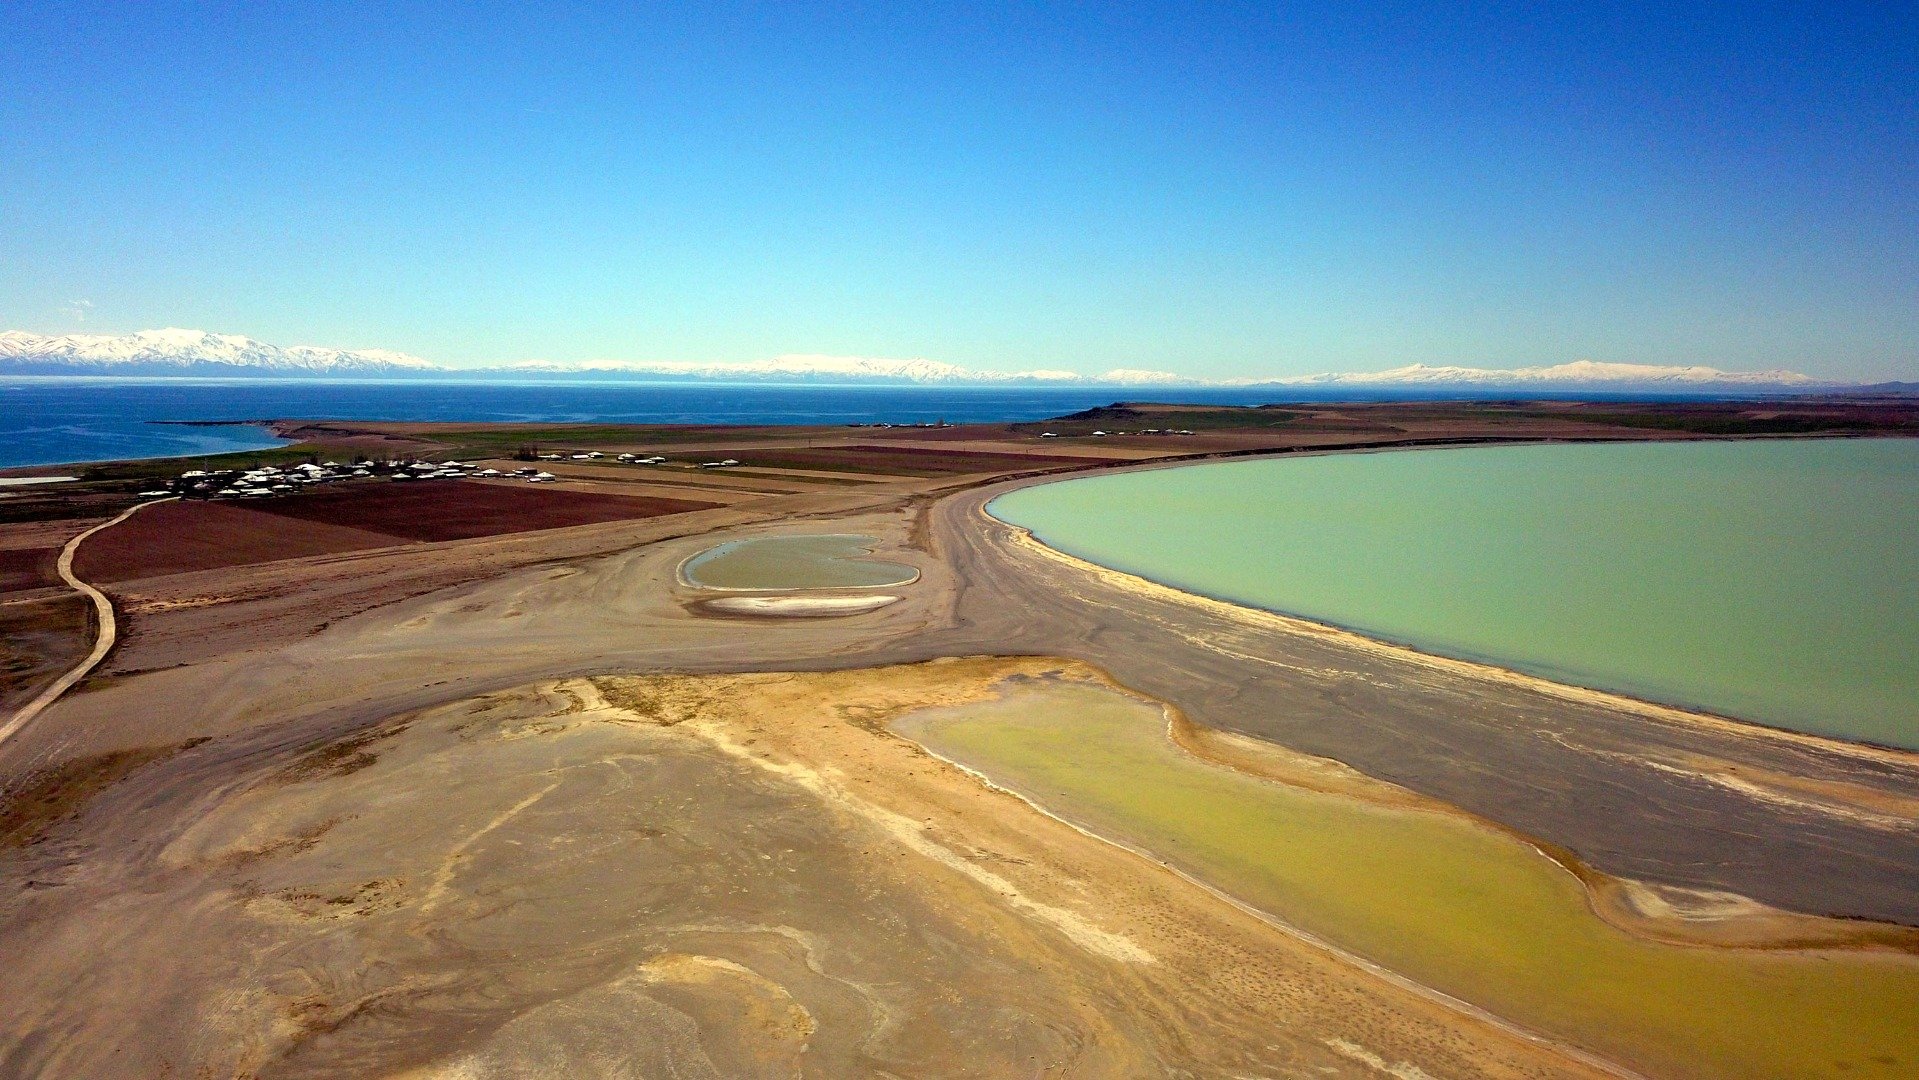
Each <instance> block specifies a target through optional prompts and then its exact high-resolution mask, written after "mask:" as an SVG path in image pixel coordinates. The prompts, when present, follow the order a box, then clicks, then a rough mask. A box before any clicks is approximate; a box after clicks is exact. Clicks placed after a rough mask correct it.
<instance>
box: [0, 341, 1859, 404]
mask: <svg viewBox="0 0 1919 1080" xmlns="http://www.w3.org/2000/svg"><path fill="white" fill-rule="evenodd" d="M0 375H94V376H102V375H121V376H197V377H210V376H211V377H227V378H271V377H280V378H287V377H295V378H313V377H333V378H379V379H387V378H447V379H451V378H493V379H507V378H523V379H536V378H629V379H649V380H672V381H688V382H690V381H702V382H706V381H711V382H725V381H732V382H762V383H767V382H773V383H780V382H807V383H846V384H891V385H945V386H966V385H972V386H1000V385H1028V386H1034V385H1052V386H1074V385H1079V386H1168V387H1173V386H1275V387H1283V386H1308V387H1341V386H1351V387H1355V388H1365V387H1375V388H1381V389H1390V388H1416V387H1446V386H1458V387H1461V388H1472V389H1497V388H1502V387H1512V388H1515V389H1524V388H1541V389H1544V388H1562V389H1577V388H1581V387H1586V388H1593V389H1602V390H1603V389H1658V388H1667V389H1700V390H1707V389H1714V388H1725V389H1739V388H1744V389H1812V388H1818V387H1822V386H1842V385H1847V384H1842V383H1834V382H1822V381H1819V380H1815V379H1812V378H1809V377H1807V376H1805V375H1801V374H1799V373H1798V372H1794V371H1721V370H1719V369H1718V368H1712V367H1700V366H1692V367H1662V366H1655V365H1650V364H1610V363H1599V362H1596V361H1591V360H1581V361H1577V362H1575V363H1570V364H1556V365H1553V366H1549V367H1522V368H1475V367H1429V366H1427V365H1424V364H1412V365H1408V366H1406V367H1399V368H1393V369H1391V370H1388V371H1374V372H1328V373H1325V374H1320V375H1303V376H1284V377H1274V378H1243V379H1226V380H1208V379H1196V378H1191V377H1187V376H1182V375H1177V374H1174V373H1173V372H1169V371H1150V370H1142V369H1137V368H1114V369H1112V370H1110V371H1105V372H1101V373H1099V374H1097V375H1082V374H1080V373H1078V372H1073V371H1059V370H1050V369H1037V370H1031V371H981V370H975V369H971V368H964V367H960V366H958V365H955V364H946V363H941V362H939V361H936V360H923V359H912V360H891V359H881V358H875V357H863V356H821V355H813V354H789V355H785V356H778V357H774V358H773V359H770V360H758V361H751V362H747V363H711V364H707V363H689V362H675V361H589V362H585V363H565V364H563V363H554V362H550V361H539V360H533V361H523V362H519V363H513V364H505V365H499V366H493V367H466V368H456V367H448V366H444V365H440V364H433V363H430V362H428V361H425V360H422V359H420V358H419V357H417V356H408V355H407V354H405V353H399V352H391V351H387V350H384V349H330V348H322V347H319V346H313V345H292V346H282V345H270V344H268V343H266V342H263V341H257V340H255V339H253V338H250V337H244V336H241V335H238V334H213V333H208V332H206V331H203V330H179V329H167V330H142V331H140V332H138V333H133V334H123V335H117V336H115V335H106V334H68V335H64V336H47V335H42V334H31V333H27V332H24V331H19V330H9V331H5V332H0Z"/></svg>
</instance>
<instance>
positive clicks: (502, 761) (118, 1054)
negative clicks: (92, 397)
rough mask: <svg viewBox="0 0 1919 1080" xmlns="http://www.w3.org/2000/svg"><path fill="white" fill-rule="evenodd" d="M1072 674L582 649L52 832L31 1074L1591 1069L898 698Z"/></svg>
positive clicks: (15, 935)
mask: <svg viewBox="0 0 1919 1080" xmlns="http://www.w3.org/2000/svg"><path fill="white" fill-rule="evenodd" d="M1058 670H1060V668H1059V665H1058V664H1056V663H1053V662H1050V661H1044V660H1012V661H984V660H982V661H956V662H943V663H934V664H928V665H918V666H913V667H906V668H891V669H883V670H880V671H874V672H859V671H856V672H848V673H836V674H815V675H738V676H710V677H678V676H651V677H639V678H609V679H598V680H593V681H586V680H569V681H563V682H559V683H546V684H541V685H539V686H536V687H532V688H527V689H521V690H514V691H507V692H501V693H496V694H493V695H489V696H487V697H484V698H481V699H477V700H471V701H462V702H458V703H454V704H450V705H446V706H441V707H436V708H433V709H430V710H427V711H424V712H421V713H417V714H413V715H409V716H405V717H401V718H397V719H395V720H393V721H390V722H388V723H386V724H384V725H380V726H378V727H376V728H373V729H370V730H368V731H365V732H363V733H362V734H359V735H356V736H352V737H349V738H347V739H344V740H337V741H333V742H328V743H324V744H321V745H318V746H311V745H309V746H303V747H290V748H287V749H286V750H285V751H284V752H278V753H272V754H264V755H261V756H260V757H259V759H258V760H256V761H254V762H252V763H251V764H250V766H249V767H248V768H247V769H246V770H245V771H244V773H243V774H241V775H235V776H231V777H229V778H228V780H227V782H225V783H223V784H219V785H215V786H213V788H212V789H211V790H209V792H208V793H207V795H206V796H205V797H204V798H203V799H201V800H200V801H199V803H198V805H197V806H196V807H195V812H193V813H190V814H185V815H181V816H178V817H175V818H172V819H168V820H153V821H149V822H147V823H146V828H147V831H148V835H149V836H150V837H151V840H150V846H149V847H147V848H146V849H145V850H142V851H136V852H128V853H126V854H124V855H119V854H116V855H114V856H111V857H101V858H96V859H94V860H92V861H89V862H87V863H85V864H84V865H79V864H76V863H74V862H72V861H69V860H68V859H67V858H66V856H67V855H71V852H67V853H65V854H64V855H63V854H62V853H60V852H58V851H49V850H45V849H41V850H39V851H38V852H37V853H34V854H32V855H31V856H30V857H32V858H37V859H41V860H47V864H46V865H44V866H41V867H38V868H36V869H37V871H40V872H44V873H46V874H47V875H48V879H47V880H46V882H45V884H46V885H47V886H48V887H45V888H40V889H34V890H28V891H27V892H25V893H23V894H21V895H19V896H18V897H16V898H14V899H12V900H11V901H10V902H9V906H10V909H11V910H10V911H9V912H8V913H7V914H8V917H7V918H6V919H5V921H4V926H5V927H6V930H5V931H4V937H0V949H3V950H4V952H5V953H6V955H8V956H9V957H10V958H12V964H13V968H12V970H11V971H10V973H9V995H8V996H9V1008H10V1010H11V1011H12V1014H13V1018H12V1022H11V1023H10V1024H8V1025H7V1027H6V1042H5V1044H4V1046H0V1072H4V1073H5V1074H7V1075H65V1076H155V1075H169V1074H171V1075H202V1074H207V1075H222V1076H229V1075H260V1076H337V1075H366V1076H379V1075H406V1076H417V1077H428V1076H449V1077H451V1076H458V1077H482V1076H529V1075H530V1076H676V1077H734V1076H797V1075H802V1074H804V1075H813V1076H863V1075H864V1076H886V1075H898V1076H904V1075H916V1076H1014V1075H1019V1076H1030V1075H1049V1076H1058V1075H1070V1076H1137V1075H1148V1074H1151V1075H1159V1074H1162V1073H1165V1072H1168V1071H1173V1072H1179V1073H1180V1074H1182V1075H1196V1076H1277V1075H1333V1074H1346V1073H1351V1074H1362V1075H1363V1074H1376V1073H1378V1072H1381V1071H1385V1072H1389V1073H1391V1074H1393V1075H1398V1076H1407V1077H1418V1076H1427V1075H1431V1076H1492V1077H1501V1076H1505V1077H1518V1076H1544V1075H1587V1074H1590V1073H1591V1072H1592V1071H1593V1070H1591V1069H1589V1068H1588V1067H1586V1066H1583V1065H1581V1064H1579V1063H1578V1062H1577V1061H1575V1060H1573V1059H1571V1058H1568V1057H1566V1056H1564V1055H1561V1054H1558V1053H1555V1052H1553V1050H1552V1049H1551V1048H1549V1047H1546V1046H1542V1045H1539V1044H1537V1043H1534V1042H1531V1041H1528V1040H1525V1039H1522V1038H1518V1037H1515V1036H1513V1035H1512V1034H1510V1033H1508V1032H1505V1031H1503V1030H1501V1029H1499V1028H1497V1027H1495V1026H1493V1025H1491V1024H1488V1023H1484V1022H1481V1021H1478V1020H1475V1019H1473V1018H1470V1017H1464V1016H1461V1015H1460V1014H1458V1013H1456V1012H1454V1011H1453V1010H1451V1009H1448V1008H1447V1007H1445V1006H1443V1005H1440V1004H1436V1003H1434V1002H1432V1001H1430V1000H1428V999H1426V998H1423V997H1421V996H1420V995H1418V994H1415V993H1411V992H1408V991H1406V990H1404V989H1402V988H1400V987H1397V986H1395V985H1393V984H1391V983H1388V982H1385V981H1382V980H1379V979H1376V978H1372V977H1370V976H1368V975H1366V974H1365V973H1364V972H1361V971H1358V970H1356V969H1354V968H1352V967H1350V966H1348V965H1346V964H1344V963H1342V962H1340V961H1338V960H1336V959H1333V958H1331V957H1329V956H1327V955H1325V954H1324V953H1321V952H1319V951H1317V950H1316V949H1314V948H1312V947H1310V946H1308V945H1305V944H1303V943H1301V942H1299V941H1297V940H1295V939H1293V938H1290V937H1289V936H1288V935H1286V934H1285V933H1283V932H1281V931H1279V930H1276V929H1275V928H1273V927H1271V926H1269V925H1267V924H1266V923H1264V922H1262V921H1260V920H1258V919H1256V918H1254V917H1252V916H1251V915H1249V914H1247V913H1245V912H1243V911H1241V910H1239V909H1237V908H1235V907H1234V906H1232V905H1230V904H1228V903H1225V902H1224V901H1221V900H1219V899H1217V898H1216V897H1214V896H1212V895H1211V894H1209V893H1207V892H1205V891H1203V890H1201V889H1199V888H1198V887H1196V886H1193V885H1190V884H1188V883H1186V882H1185V881H1183V880H1181V879H1179V878H1177V877H1175V876H1174V875H1172V874H1170V873H1167V872H1165V871H1163V870H1161V869H1159V868H1157V867H1155V866H1154V865H1152V864H1151V863H1149V862H1146V861H1145V860H1142V859H1140V858H1139V857H1137V856H1134V855H1132V854H1130V853H1126V852H1123V851H1120V850H1118V849H1116V848H1113V847H1111V846H1110V845H1107V844H1104V843H1101V842H1099V841H1096V840H1093V839H1091V838H1089V837H1086V836H1084V835H1083V834H1080V833H1078V832H1077V831H1075V830H1073V829H1071V828H1070V827H1068V826H1066V825H1064V824H1062V823H1059V822H1056V821H1053V820H1051V819H1049V818H1046V817H1044V816H1042V815H1040V814H1039V813H1037V812H1036V811H1034V810H1032V809H1031V808H1030V807H1029V806H1028V805H1027V804H1025V803H1023V802H1021V801H1019V800H1017V799H1015V798H1013V797H1012V796H1009V795H1006V794H1003V793H999V792H996V791H994V790H992V789H989V788H988V787H986V786H984V785H982V784H980V783H979V782H978V781H977V780H976V779H974V778H972V777H971V776H968V775H967V774H965V773H963V772H961V771H960V770H958V769H955V768H953V767H951V766H948V765H946V764H944V763H942V762H939V761H937V760H936V759H933V758H930V757H928V756H927V755H925V754H924V752H922V751H920V750H919V749H918V748H917V747H916V746H914V745H913V744H911V743H909V742H906V741H904V740H902V739H899V738H897V737H895V736H892V735H890V734H888V733H887V732H886V731H885V729H884V725H885V724H886V722H887V721H888V720H890V719H891V718H892V717H894V716H896V715H898V714H900V713H902V712H904V711H906V710H909V709H912V708H916V707H925V706H942V705H954V704H960V703H963V702H966V701H969V700H979V699H981V698H983V697H985V696H987V695H989V694H991V693H993V692H994V687H995V685H996V684H997V682H998V681H999V680H1001V679H1003V678H1004V677H1006V676H1008V675H1016V674H1025V675H1041V674H1045V673H1048V672H1053V671H1058ZM192 752H193V751H191V750H188V751H185V752H183V753H182V755H181V756H180V759H179V760H180V761H181V762H182V763H185V762H186V761H187V760H188V759H189V758H190V756H191V754H192ZM142 799H143V795H142V792H141V787H140V784H139V782H138V776H136V777H134V778H133V780H131V781H129V782H128V783H126V784H124V785H121V786H120V787H116V788H115V789H113V790H112V791H110V792H107V793H105V794H103V795H102V796H101V797H100V798H99V799H97V800H96V802H95V804H94V805H93V807H92V808H91V809H90V813H97V814H108V815H114V814H126V813H133V812H137V809H138V807H139V805H140V803H141V801H142ZM55 886H57V887H55ZM29 941H30V942H32V947H27V943H28V942H29ZM156 987H164V988H165V992H164V993H156V992H155V989H156Z"/></svg>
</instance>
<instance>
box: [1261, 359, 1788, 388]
mask: <svg viewBox="0 0 1919 1080" xmlns="http://www.w3.org/2000/svg"><path fill="white" fill-rule="evenodd" d="M1274 381H1275V382H1276V383H1278V384H1281V385H1292V386H1298V385H1334V386H1341V385H1351V386H1450V385H1458V386H1609V385H1612V386H1621V385H1623V386H1815V385H1821V384H1820V383H1819V382H1818V381H1817V380H1814V379H1812V378H1809V377H1807V376H1805V375H1801V374H1799V373H1798V372H1796V371H1721V370H1719V369H1718V368H1713V367H1701V366H1691V367H1662V366H1659V365H1656V364H1605V363H1600V362H1598V361H1596V360H1576V361H1574V362H1572V363H1570V364H1554V365H1552V366H1551V367H1523V368H1472V367H1429V366H1427V365H1425V364H1408V365H1407V366H1405V367H1399V368H1393V369H1391V370H1389V371H1374V372H1343V373H1331V372H1329V373H1327V374H1324V375H1308V376H1304V377H1300V378H1291V379H1277V380H1274Z"/></svg>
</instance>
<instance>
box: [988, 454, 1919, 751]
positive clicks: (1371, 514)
mask: <svg viewBox="0 0 1919 1080" xmlns="http://www.w3.org/2000/svg"><path fill="white" fill-rule="evenodd" d="M990 509H991V511H992V513H993V514H994V515H995V516H997V517H1000V518H1002V519H1003V520H1006V521H1008V522H1011V523H1013V524H1016V525H1020V526H1023V527H1025V528H1027V529H1030V530H1031V531H1032V532H1033V534H1034V535H1035V536H1037V537H1038V538H1039V539H1041V540H1042V541H1044V542H1045V543H1047V544H1049V545H1051V546H1052V547H1055V548H1057V549H1059V550H1061V551H1065V552H1068V553H1070V554H1073V555H1077V556H1079V557H1081V558H1084V559H1087V560H1089V561H1092V562H1096V563H1099V564H1101V565H1104V566H1109V567H1112V568H1114V569H1117V570H1124V571H1126V572H1128V573H1132V574H1137V575H1139V576H1141V577H1145V578H1150V579H1152V580H1154V581H1158V582H1162V583H1164V584H1167V585H1172V586H1175V587H1177V588H1181V589H1184V590H1187V591H1189V592H1196V593H1201V594H1204V595H1207V596H1212V597H1216V598H1219V599H1223V600H1231V601H1234V602H1237V603H1242V604H1248V605H1253V606H1257V607H1263V608H1267V609H1270V610H1274V611H1281V612H1286V613H1288V614H1294V615H1300V616H1303V617H1306V618H1309V619H1314V620H1318V621H1322V622H1327V623H1332V624H1336V625H1339V626H1344V627H1348V628H1351V629H1354V630H1358V631H1361V632H1363V633H1366V634H1369V635H1371V636H1374V637H1379V638H1383V639H1386V640H1390V641H1395V642H1400V643H1404V644H1408V645H1412V646H1415V647H1417V648H1421V649H1425V650H1427V651H1431V652H1436V653H1442V654H1445V655H1450V656H1457V657H1463V658H1467V659H1474V660H1484V661H1487V662H1491V663H1495V664H1499V665H1502V666H1505V667H1510V668H1514V669H1517V670H1521V671H1526V672H1529V673H1532V674H1536V675H1543V676H1546V677H1549V678H1553V679H1557V680H1560V681H1563V682H1570V683H1576V684H1578V685H1582V686H1591V687H1597V688H1600V689H1606V690H1614V691H1620V692H1623V693H1627V694H1632V695H1634V696H1638V697H1642V698H1646V699H1649V700H1654V701H1660V702H1665V703H1669V704H1674V705H1681V706H1687V707H1692V708H1699V709H1705V710H1708V711H1711V712H1716V713H1721V714H1725V715H1728V716H1735V717H1739V718H1742V719H1747V720H1753V721H1757V722H1760V723H1765V724H1771V725H1774V726H1778V727H1785V728H1792V729H1795V730H1799V731H1806V732H1813V733H1817V734H1823V735H1832V736H1837V737H1840V738H1846V739H1854V740H1864V741H1869V742H1876V743H1881V744H1886V745H1892V746H1902V747H1907V748H1912V749H1919V440H1912V439H1846V440H1767V441H1752V442H1702V443H1665V444H1654V443H1640V444H1631V445H1613V446H1602V445H1553V446H1511V447H1488V448H1474V449H1446V450H1418V451H1396V452H1388V453H1367V454H1333V455H1325V456H1318V457H1298V458H1270V459H1262V460H1257V461H1243V462H1229V463H1219V464H1207V465H1194V466H1188V467H1183V468H1175V469H1162V470H1156V471H1148V472H1135V473H1125V474H1118V475H1110V476H1098V477H1087V478H1084V479H1076V480H1065V481H1060V482H1057V483H1052V484H1045V485H1041V486H1038V487H1032V488H1027V489H1024V490H1021V491H1015V492H1012V493H1009V494H1007V495H1004V496H1002V497H1000V498H998V499H996V500H994V501H993V503H992V504H991V506H990Z"/></svg>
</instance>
